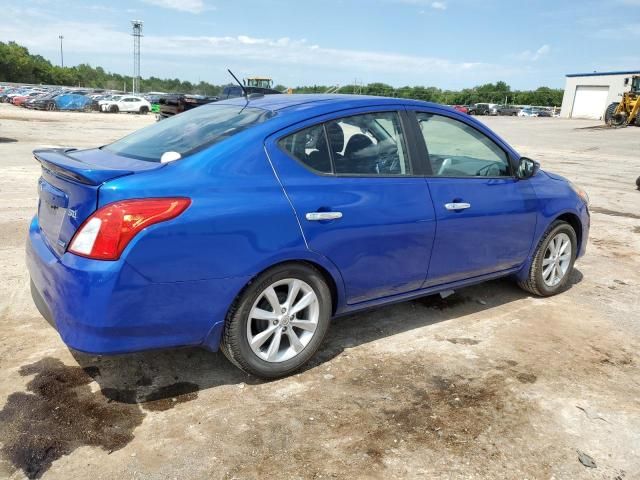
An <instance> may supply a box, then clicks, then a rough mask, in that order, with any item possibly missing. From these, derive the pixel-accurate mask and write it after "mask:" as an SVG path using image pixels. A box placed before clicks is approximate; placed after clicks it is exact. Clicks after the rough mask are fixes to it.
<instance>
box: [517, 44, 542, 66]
mask: <svg viewBox="0 0 640 480" xmlns="http://www.w3.org/2000/svg"><path fill="white" fill-rule="evenodd" d="M550 52H551V46H550V45H547V44H545V45H542V46H541V47H540V48H539V49H537V50H535V51H531V50H525V51H523V52H520V53H517V54H515V55H513V57H515V58H516V59H518V60H523V61H526V62H537V61H538V60H540V59H541V58H542V57H546V56H547V55H549V53H550Z"/></svg>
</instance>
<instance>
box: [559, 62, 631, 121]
mask: <svg viewBox="0 0 640 480" xmlns="http://www.w3.org/2000/svg"><path fill="white" fill-rule="evenodd" d="M632 75H640V70H635V71H628V72H602V73H597V72H594V73H570V74H568V75H567V81H566V83H565V87H564V96H563V97H562V110H561V111H560V116H561V117H564V118H593V119H596V120H597V119H601V118H602V117H603V116H604V111H605V109H606V108H607V106H609V104H611V103H613V102H619V101H620V98H621V96H622V93H623V92H625V91H628V90H629V85H631V76H632Z"/></svg>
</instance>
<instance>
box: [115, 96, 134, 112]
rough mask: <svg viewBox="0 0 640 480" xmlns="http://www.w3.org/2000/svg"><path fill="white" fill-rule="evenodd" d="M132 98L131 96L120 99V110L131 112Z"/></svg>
mask: <svg viewBox="0 0 640 480" xmlns="http://www.w3.org/2000/svg"><path fill="white" fill-rule="evenodd" d="M132 100H133V99H132V98H131V97H125V98H123V99H122V100H120V101H119V102H118V108H119V109H120V111H122V112H130V111H131V105H132Z"/></svg>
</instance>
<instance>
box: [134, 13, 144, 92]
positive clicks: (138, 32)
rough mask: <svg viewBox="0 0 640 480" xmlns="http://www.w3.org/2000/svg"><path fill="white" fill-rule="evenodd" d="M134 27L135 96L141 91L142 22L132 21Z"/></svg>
mask: <svg viewBox="0 0 640 480" xmlns="http://www.w3.org/2000/svg"><path fill="white" fill-rule="evenodd" d="M131 26H132V27H133V33H132V35H133V82H132V85H131V93H133V94H134V95H135V94H136V93H138V92H139V90H140V37H142V20H131Z"/></svg>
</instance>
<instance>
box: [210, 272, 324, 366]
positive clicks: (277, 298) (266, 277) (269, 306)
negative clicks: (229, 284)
mask: <svg viewBox="0 0 640 480" xmlns="http://www.w3.org/2000/svg"><path fill="white" fill-rule="evenodd" d="M331 307H332V303H331V293H330V291H329V288H328V287H327V284H326V282H325V281H324V278H323V277H322V275H321V274H320V272H318V271H317V270H316V269H314V268H312V267H310V266H307V265H304V264H284V265H280V266H277V267H274V268H272V269H270V270H268V271H266V272H264V273H262V274H261V275H259V276H258V278H256V279H255V280H254V281H253V282H252V283H250V284H249V285H248V287H247V288H246V289H245V290H244V291H243V292H242V293H241V294H240V296H239V297H238V299H237V300H236V302H235V303H234V305H233V306H232V308H231V309H230V311H229V313H228V315H227V321H226V325H225V329H224V333H223V337H222V344H221V350H222V352H223V353H224V354H225V355H226V356H227V358H228V359H229V360H230V361H231V362H232V363H234V364H235V365H236V366H238V367H240V368H241V369H242V370H244V371H245V372H248V373H251V374H253V375H256V376H258V377H262V378H278V377H283V376H285V375H288V374H290V373H292V372H294V371H295V370H297V369H299V368H300V367H302V366H303V365H304V364H305V363H306V362H307V361H308V360H309V359H310V358H311V357H312V356H313V354H314V353H315V352H316V351H317V350H318V347H319V346H320V344H321V343H322V340H323V339H324V336H325V334H326V332H327V329H328V328H329V322H330V319H331Z"/></svg>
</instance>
